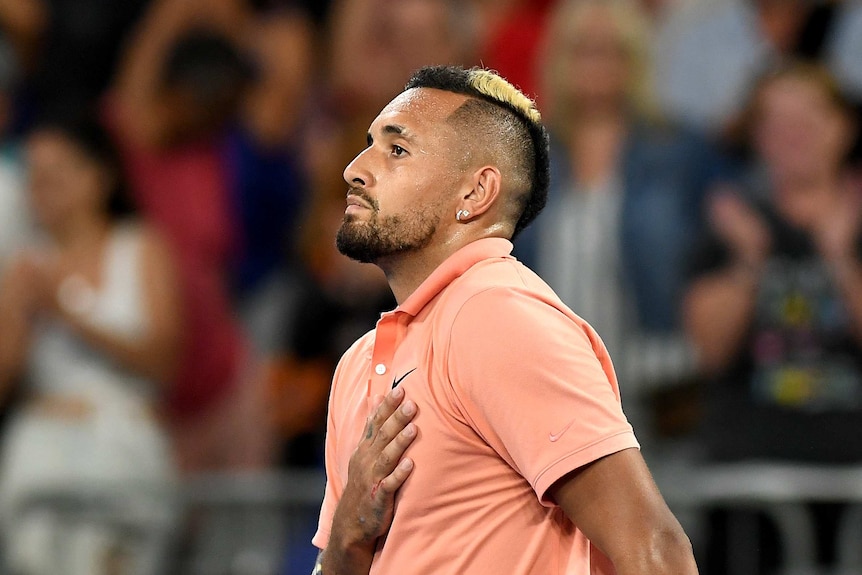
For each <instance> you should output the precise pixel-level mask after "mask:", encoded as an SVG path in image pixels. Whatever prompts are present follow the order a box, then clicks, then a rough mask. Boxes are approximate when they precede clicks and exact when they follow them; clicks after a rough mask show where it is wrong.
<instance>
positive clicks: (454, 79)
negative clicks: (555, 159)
mask: <svg viewBox="0 0 862 575" xmlns="http://www.w3.org/2000/svg"><path fill="white" fill-rule="evenodd" d="M411 88H431V89H435V90H444V91H446V92H453V93H455V94H463V95H465V96H469V97H470V98H471V99H470V100H468V101H467V102H465V103H464V104H463V105H462V106H461V108H459V110H456V112H455V114H458V113H459V111H464V110H469V112H468V113H470V114H475V116H471V117H476V118H477V120H478V121H480V122H481V121H485V122H490V123H493V124H494V125H496V126H497V127H498V128H499V129H498V130H496V131H499V132H503V133H505V134H506V136H507V138H506V141H505V144H506V145H507V146H508V152H509V153H510V154H511V155H512V157H513V158H516V161H517V165H518V169H519V170H522V171H524V172H525V176H526V177H525V181H526V182H527V185H526V186H525V189H523V190H522V193H520V194H518V195H517V197H516V201H517V202H518V204H519V206H518V216H517V219H516V221H515V226H514V231H513V233H512V237H513V238H514V237H515V236H517V235H518V234H519V233H520V232H521V231H522V230H523V229H524V228H526V227H527V226H528V225H529V224H530V223H531V222H532V221H533V220H534V219H536V216H538V215H539V212H541V211H542V208H544V207H545V203H546V202H547V200H548V186H549V183H550V160H549V157H548V132H547V130H546V129H545V127H544V125H543V124H542V121H541V115H540V114H539V111H538V110H537V109H536V105H535V103H534V102H533V101H532V100H531V99H530V98H528V97H527V96H525V95H524V94H523V93H522V92H521V91H519V90H518V89H517V88H515V87H514V86H512V85H511V84H510V83H509V82H507V81H506V80H505V79H504V78H503V77H502V76H500V75H498V74H496V73H495V72H492V71H490V70H486V69H484V68H478V67H477V68H462V67H460V66H428V67H425V68H421V69H420V70H418V71H416V72H415V73H414V74H413V77H411V78H410V81H408V82H407V85H406V86H405V90H409V89H411ZM455 114H453V116H454V115H455ZM479 118H481V119H479Z"/></svg>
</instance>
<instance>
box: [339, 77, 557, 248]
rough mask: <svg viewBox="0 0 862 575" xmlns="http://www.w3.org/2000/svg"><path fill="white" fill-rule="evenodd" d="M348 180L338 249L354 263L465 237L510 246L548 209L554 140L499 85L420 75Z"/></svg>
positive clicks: (377, 126)
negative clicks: (550, 151) (504, 241)
mask: <svg viewBox="0 0 862 575" xmlns="http://www.w3.org/2000/svg"><path fill="white" fill-rule="evenodd" d="M344 178H345V180H347V182H348V184H349V185H350V187H351V188H350V192H349V195H348V204H352V205H349V206H348V209H347V211H346V213H345V217H344V221H343V223H342V226H341V229H340V230H339V232H338V247H339V250H341V251H342V253H344V254H346V255H348V256H350V257H352V258H354V259H358V260H360V261H367V262H379V261H380V260H381V259H385V258H390V257H392V256H397V255H400V254H405V253H409V252H414V251H418V250H420V249H423V248H425V247H426V246H428V245H430V244H432V243H433V242H442V243H448V242H451V241H453V240H454V239H456V238H459V237H463V236H464V234H468V233H470V234H473V237H475V238H478V237H483V236H498V237H507V238H512V237H514V236H515V235H517V234H518V233H519V232H520V231H521V230H522V229H523V228H524V227H526V226H527V225H528V224H529V223H530V222H531V221H533V219H535V217H536V216H537V215H538V214H539V212H540V211H541V209H542V208H543V207H544V205H545V201H546V199H547V191H548V179H549V168H548V137H547V133H546V131H545V128H544V127H543V126H542V124H541V118H540V115H539V112H538V110H537V109H536V107H535V105H534V103H533V102H532V101H531V100H530V99H529V98H527V97H526V96H524V95H523V94H522V93H521V92H519V91H518V90H517V89H516V88H515V87H513V86H512V85H511V84H509V83H508V82H507V81H506V80H504V79H503V78H501V77H500V76H498V75H496V74H494V73H492V72H489V71H487V70H483V69H478V68H474V69H463V68H459V67H454V66H438V67H428V68H423V69H421V70H419V71H418V72H416V73H415V74H414V76H413V77H412V78H411V79H410V81H409V82H408V83H407V86H406V88H405V91H404V92H402V93H401V94H400V95H399V96H398V97H396V98H395V99H394V100H393V101H392V102H390V104H389V105H388V106H386V108H384V109H383V111H382V112H381V113H380V115H378V117H377V118H376V119H375V120H374V122H373V123H372V125H371V128H370V130H369V133H368V147H367V148H366V149H365V150H364V151H363V152H361V153H360V154H359V155H358V156H357V157H356V159H354V161H353V162H351V164H350V165H349V166H348V167H347V169H346V170H345V172H344ZM458 213H460V214H461V215H460V216H459V218H458V219H456V214H458ZM467 230H470V231H469V232H468V231H467Z"/></svg>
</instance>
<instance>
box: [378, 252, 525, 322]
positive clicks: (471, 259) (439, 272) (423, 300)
mask: <svg viewBox="0 0 862 575" xmlns="http://www.w3.org/2000/svg"><path fill="white" fill-rule="evenodd" d="M511 252H512V242H510V241H509V240H507V239H504V238H482V239H480V240H476V241H474V242H470V243H469V244H467V245H466V246H464V247H463V248H461V249H459V250H458V251H457V252H455V253H454V254H452V255H451V256H449V257H448V258H446V260H445V261H444V262H443V263H442V264H440V265H439V266H437V269H435V270H434V271H433V272H431V275H430V276H428V277H427V278H426V279H425V281H423V282H422V283H421V284H420V285H419V287H418V288H416V291H414V292H413V293H412V294H410V296H409V297H408V298H407V299H406V300H405V301H404V303H403V304H401V305H400V306H398V308H396V309H395V311H396V312H398V311H401V312H404V313H407V314H409V315H412V316H415V315H417V314H418V313H419V312H420V311H422V308H423V307H425V305H426V304H427V303H428V302H430V301H431V300H432V299H434V297H436V296H437V294H439V293H440V292H441V291H443V289H444V288H446V286H448V285H449V284H450V283H452V282H453V281H454V280H455V279H456V278H458V277H460V276H461V275H462V274H463V273H464V272H466V271H467V270H468V269H470V268H471V267H473V266H474V265H475V264H477V263H479V262H481V261H482V260H487V259H490V258H500V257H506V256H508V255H509V254H510V253H511Z"/></svg>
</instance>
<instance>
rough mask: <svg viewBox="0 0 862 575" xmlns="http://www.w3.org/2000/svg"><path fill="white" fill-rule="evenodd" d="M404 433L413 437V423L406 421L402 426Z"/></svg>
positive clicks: (414, 430)
mask: <svg viewBox="0 0 862 575" xmlns="http://www.w3.org/2000/svg"><path fill="white" fill-rule="evenodd" d="M404 435H405V436H406V437H413V436H414V435H416V426H415V425H413V424H412V423H408V424H407V425H406V426H405V427H404Z"/></svg>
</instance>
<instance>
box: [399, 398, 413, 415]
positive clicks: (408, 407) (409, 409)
mask: <svg viewBox="0 0 862 575" xmlns="http://www.w3.org/2000/svg"><path fill="white" fill-rule="evenodd" d="M415 411H416V405H414V403H413V402H412V401H408V402H407V403H405V404H404V405H402V406H401V413H403V414H404V415H413V413H414V412H415Z"/></svg>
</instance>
